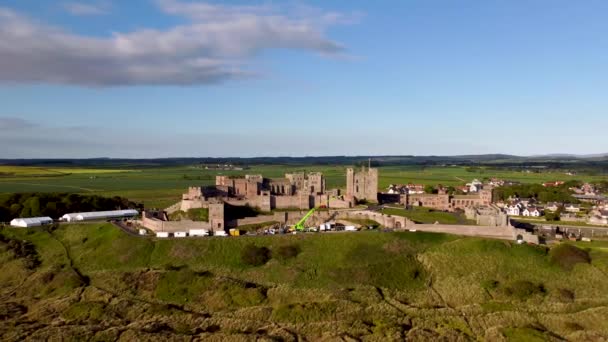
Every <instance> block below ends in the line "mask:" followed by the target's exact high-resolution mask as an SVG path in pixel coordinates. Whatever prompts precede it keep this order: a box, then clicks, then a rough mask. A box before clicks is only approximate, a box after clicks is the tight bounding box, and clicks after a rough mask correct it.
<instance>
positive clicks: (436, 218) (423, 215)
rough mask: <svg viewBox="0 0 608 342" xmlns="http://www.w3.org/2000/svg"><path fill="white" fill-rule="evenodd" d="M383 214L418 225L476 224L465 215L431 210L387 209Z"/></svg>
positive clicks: (415, 208) (416, 208)
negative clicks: (406, 219)
mask: <svg viewBox="0 0 608 342" xmlns="http://www.w3.org/2000/svg"><path fill="white" fill-rule="evenodd" d="M382 213H383V214H387V215H394V216H404V217H407V218H409V219H410V220H412V221H414V222H416V223H435V222H439V223H440V224H475V222H473V221H470V220H467V219H466V218H465V217H464V216H463V215H461V214H457V213H446V212H442V211H436V210H433V209H430V208H423V207H414V208H412V209H407V210H406V209H397V208H385V209H382Z"/></svg>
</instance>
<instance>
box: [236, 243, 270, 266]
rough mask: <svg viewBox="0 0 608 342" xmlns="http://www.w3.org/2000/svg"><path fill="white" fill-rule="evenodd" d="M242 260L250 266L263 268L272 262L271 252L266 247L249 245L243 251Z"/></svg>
mask: <svg viewBox="0 0 608 342" xmlns="http://www.w3.org/2000/svg"><path fill="white" fill-rule="evenodd" d="M241 260H242V261H243V263H245V264H247V265H250V266H261V265H264V264H265V263H266V262H268V260H270V250H269V249H268V248H266V247H257V246H256V245H252V244H250V245H247V246H245V248H243V250H242V251H241Z"/></svg>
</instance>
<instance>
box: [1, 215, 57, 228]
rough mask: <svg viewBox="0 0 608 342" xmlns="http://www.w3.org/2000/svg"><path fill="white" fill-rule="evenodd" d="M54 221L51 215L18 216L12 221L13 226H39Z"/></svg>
mask: <svg viewBox="0 0 608 342" xmlns="http://www.w3.org/2000/svg"><path fill="white" fill-rule="evenodd" d="M51 223H53V219H52V218H50V217H28V218H16V219H13V220H12V221H11V226H13V227H23V228H28V227H37V226H42V225H45V224H51Z"/></svg>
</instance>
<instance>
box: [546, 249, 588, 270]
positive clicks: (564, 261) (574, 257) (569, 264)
mask: <svg viewBox="0 0 608 342" xmlns="http://www.w3.org/2000/svg"><path fill="white" fill-rule="evenodd" d="M549 259H550V260H551V262H552V263H554V264H556V265H559V266H560V267H561V268H563V269H565V270H571V269H572V268H574V265H576V264H589V263H591V256H589V252H587V251H585V250H583V249H580V248H578V247H576V246H573V245H570V244H567V243H562V244H559V245H557V246H555V247H553V248H551V250H550V251H549Z"/></svg>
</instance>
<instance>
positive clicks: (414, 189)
mask: <svg viewBox="0 0 608 342" xmlns="http://www.w3.org/2000/svg"><path fill="white" fill-rule="evenodd" d="M405 187H406V188H407V193H408V194H410V195H417V194H423V193H424V184H411V183H410V184H408V185H406V186H405Z"/></svg>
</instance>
